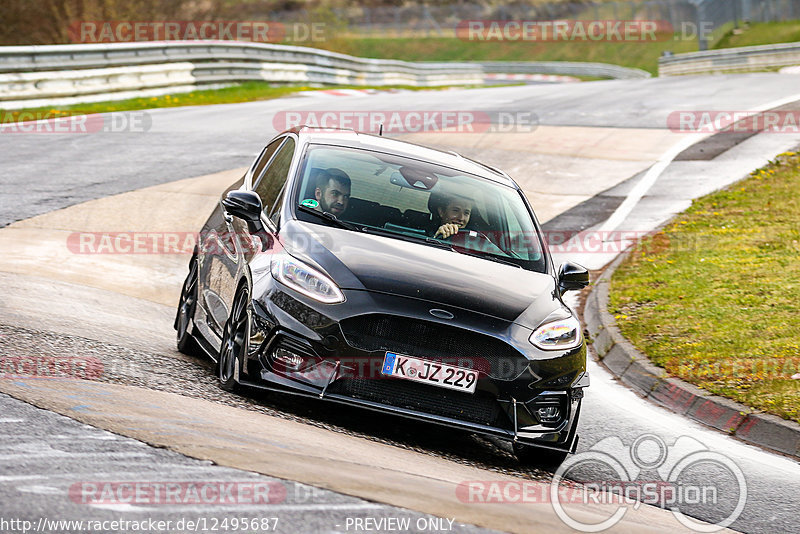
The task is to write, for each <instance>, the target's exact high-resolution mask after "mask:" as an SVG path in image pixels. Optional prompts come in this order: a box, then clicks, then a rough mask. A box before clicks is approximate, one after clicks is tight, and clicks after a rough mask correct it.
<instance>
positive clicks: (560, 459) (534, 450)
mask: <svg viewBox="0 0 800 534" xmlns="http://www.w3.org/2000/svg"><path fill="white" fill-rule="evenodd" d="M514 456H516V457H517V460H518V461H519V463H521V464H522V465H528V466H533V467H544V468H547V469H556V468H558V466H559V465H561V464H562V463H564V460H566V459H567V456H569V452H567V451H556V450H553V449H541V448H539V447H531V446H530V445H522V444H519V443H514Z"/></svg>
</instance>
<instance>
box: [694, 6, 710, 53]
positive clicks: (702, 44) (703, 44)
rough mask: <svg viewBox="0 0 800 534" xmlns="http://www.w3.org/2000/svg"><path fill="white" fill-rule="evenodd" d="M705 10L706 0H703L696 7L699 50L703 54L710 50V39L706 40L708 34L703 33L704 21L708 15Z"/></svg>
mask: <svg viewBox="0 0 800 534" xmlns="http://www.w3.org/2000/svg"><path fill="white" fill-rule="evenodd" d="M705 8H706V0H701V1H700V2H699V3H697V5H696V7H695V9H696V13H697V49H698V50H700V51H701V52H705V51H706V50H708V39H706V34H705V32H704V31H703V28H704V25H703V19H704V18H705V13H706V9H705Z"/></svg>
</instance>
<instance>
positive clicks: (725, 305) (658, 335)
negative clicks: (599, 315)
mask: <svg viewBox="0 0 800 534" xmlns="http://www.w3.org/2000/svg"><path fill="white" fill-rule="evenodd" d="M798 190H800V155H798V154H796V153H792V152H789V153H786V154H782V155H781V156H779V157H778V158H776V160H775V161H773V162H771V163H770V164H769V165H768V166H766V167H765V168H763V169H760V170H758V171H756V172H754V173H753V174H752V175H751V176H750V177H749V178H747V179H745V180H743V181H741V182H739V183H737V184H734V185H733V186H731V187H729V188H728V189H726V190H723V191H719V192H717V193H714V194H711V195H709V196H707V197H704V198H702V199H699V200H697V201H695V202H694V203H693V205H692V207H691V208H690V209H689V210H687V211H686V212H685V213H684V214H682V215H680V216H679V217H678V218H677V219H676V220H675V221H673V222H672V223H671V224H670V225H669V226H667V227H666V228H665V229H664V230H663V231H660V232H658V233H656V234H655V235H653V236H652V237H650V238H648V239H645V240H643V242H642V243H641V244H640V245H639V247H638V248H637V249H636V250H635V251H634V252H633V253H632V254H631V255H630V256H629V257H628V259H627V260H626V261H625V262H623V264H622V265H621V266H620V268H619V269H618V270H617V271H616V272H615V273H614V276H613V278H612V281H611V287H610V295H611V299H610V305H609V311H610V312H611V313H612V314H613V315H614V316H615V317H616V320H617V324H618V325H619V327H620V329H621V330H622V333H623V334H624V335H625V337H627V338H628V339H629V340H631V342H632V343H633V344H634V345H635V346H636V347H637V348H638V349H639V350H640V351H641V352H643V353H644V354H647V355H648V356H649V357H650V359H651V360H652V361H653V363H655V364H656V365H658V366H660V367H663V368H664V369H665V370H666V371H667V372H668V373H669V374H670V375H672V376H676V377H678V378H681V379H683V380H686V381H687V382H690V383H692V384H695V385H697V386H699V387H701V388H703V389H705V390H707V391H710V392H712V393H715V394H718V395H722V396H724V397H728V398H731V399H733V400H735V401H738V402H741V403H744V404H746V405H748V406H751V407H753V408H755V409H757V410H763V411H765V412H768V413H772V414H775V415H778V416H780V417H783V418H785V419H790V420H794V421H797V422H800V380H798V379H792V378H791V376H793V375H795V374H797V373H800V340H798V334H797V333H798V331H800V313H798V310H799V308H800V305H798V303H800V198H799V197H798V194H797V191H798Z"/></svg>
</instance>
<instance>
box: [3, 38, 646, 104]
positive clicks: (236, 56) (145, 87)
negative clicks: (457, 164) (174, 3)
mask: <svg viewBox="0 0 800 534" xmlns="http://www.w3.org/2000/svg"><path fill="white" fill-rule="evenodd" d="M487 73H526V74H563V75H573V76H574V75H578V76H595V77H609V78H644V77H649V73H647V72H644V71H639V70H636V69H626V68H623V67H619V66H616V65H605V64H602V63H568V62H565V63H561V62H531V63H525V62H490V63H452V62H447V63H432V62H419V63H411V62H406V61H396V60H381V59H366V58H359V57H353V56H348V55H345V54H339V53H336V52H329V51H326V50H317V49H314V48H304V47H298V46H286V45H274V44H263V43H246V42H222V41H215V42H208V41H205V42H204V41H171V42H145V43H116V44H81V45H52V46H7V47H0V107H4V108H7V109H19V108H25V107H40V106H49V105H68V104H74V103H81V102H90V101H98V100H115V99H122V98H132V97H136V96H152V95H156V94H164V93H168V92H183V91H191V90H194V89H196V88H198V87H203V86H219V85H220V84H232V83H238V82H244V81H251V80H261V81H269V82H274V83H299V84H310V85H362V86H367V85H371V86H380V85H412V86H422V87H433V86H439V85H475V84H481V83H484V77H485V74H487Z"/></svg>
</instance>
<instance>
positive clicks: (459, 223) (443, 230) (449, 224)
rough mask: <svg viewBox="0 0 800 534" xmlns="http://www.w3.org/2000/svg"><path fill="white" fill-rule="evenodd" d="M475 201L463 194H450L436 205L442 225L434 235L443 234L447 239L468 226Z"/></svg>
mask: <svg viewBox="0 0 800 534" xmlns="http://www.w3.org/2000/svg"><path fill="white" fill-rule="evenodd" d="M472 207H473V202H472V200H471V199H469V198H467V197H462V196H450V197H447V198H446V199H445V201H444V202H442V203H441V204H440V205H439V206H437V207H436V211H437V212H438V215H439V219H440V220H441V225H440V226H439V228H438V229H437V230H436V233H434V234H433V237H438V236H442V238H444V239H447V238H449V237H452V236H453V235H455V234H457V233H458V231H459V230H461V229H462V228H464V227H465V226H467V224H468V223H469V217H470V215H472Z"/></svg>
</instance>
